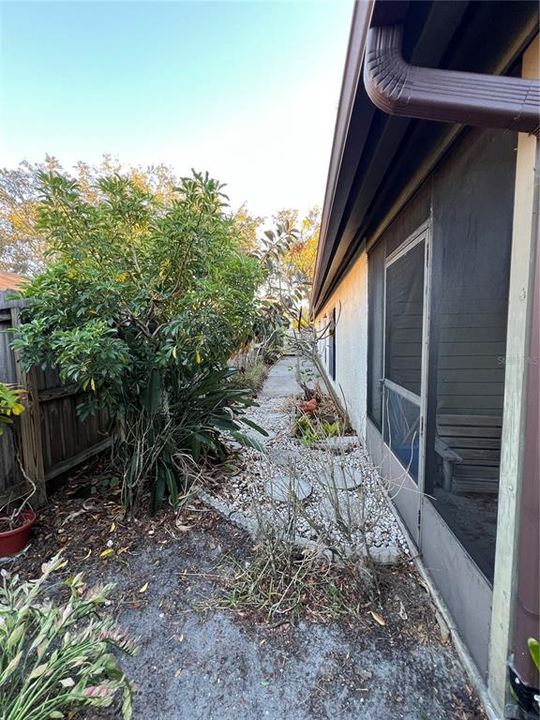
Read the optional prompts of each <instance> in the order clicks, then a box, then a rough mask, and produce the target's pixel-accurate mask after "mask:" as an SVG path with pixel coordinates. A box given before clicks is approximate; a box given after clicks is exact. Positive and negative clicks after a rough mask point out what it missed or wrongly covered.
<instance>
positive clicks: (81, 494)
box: [2, 468, 485, 720]
mask: <svg viewBox="0 0 540 720" xmlns="http://www.w3.org/2000/svg"><path fill="white" fill-rule="evenodd" d="M85 473H86V474H87V476H88V473H89V470H88V468H87V469H86V470H85V469H83V471H82V472H80V473H79V474H78V476H77V477H76V478H74V479H73V480H72V481H71V482H70V483H69V484H68V485H67V486H66V487H64V488H63V489H61V490H59V491H57V492H56V493H55V494H54V495H53V497H52V498H51V502H50V505H49V507H48V508H47V509H46V510H44V511H43V512H42V513H41V514H40V519H39V524H38V525H37V526H36V528H35V530H34V535H33V539H32V543H31V545H30V546H29V548H28V549H27V551H26V552H25V553H24V555H22V556H20V557H18V558H16V559H15V560H12V561H10V562H7V563H6V562H5V561H4V563H3V564H2V566H3V567H6V569H9V570H16V571H19V572H20V573H21V574H23V575H24V576H25V577H32V576H36V575H37V574H38V573H39V567H40V565H41V563H42V562H43V561H44V560H45V559H48V558H50V557H51V556H52V555H53V554H54V553H55V552H57V550H58V549H60V548H63V553H64V555H65V557H66V558H67V559H68V561H69V562H68V567H67V569H66V572H68V573H73V572H76V571H82V572H84V573H85V575H86V577H87V579H88V580H90V581H92V582H95V583H99V582H105V581H107V582H109V581H113V582H115V583H116V589H115V592H114V594H113V596H112V603H111V605H110V606H109V607H107V608H105V612H107V613H111V614H112V615H113V616H114V617H115V618H116V619H117V620H118V621H119V622H120V624H121V625H123V626H124V627H126V628H129V629H130V631H131V633H132V634H133V635H135V636H137V637H139V638H140V653H139V655H138V656H136V657H135V658H127V659H125V660H123V667H124V669H125V671H126V673H127V674H128V675H129V677H130V678H132V680H133V681H134V683H135V685H136V688H137V690H136V697H135V711H134V717H135V718H136V720H150V719H153V720H184V719H185V720H188V719H189V720H198V719H200V720H203V719H204V720H230V719H231V720H232V719H233V718H241V719H242V720H243V719H245V720H259V719H260V718H269V719H270V720H282V719H283V720H285V718H287V719H288V720H323V719H328V720H330V719H332V720H353V718H354V719H355V720H358V719H359V718H362V719H363V720H371V719H373V720H397V719H398V718H407V719H410V720H424V719H425V720H428V719H429V720H439V719H440V720H443V719H444V720H466V719H468V718H478V719H480V718H485V715H484V714H483V712H482V710H481V708H480V704H479V702H478V700H477V698H476V697H475V695H474V693H473V691H472V689H471V687H470V685H469V683H468V680H467V678H466V676H465V673H464V670H463V669H462V667H461V666H460V664H459V662H458V660H457V657H456V654H455V651H454V650H453V648H452V646H451V644H450V643H449V642H447V643H446V644H444V643H443V642H442V641H441V635H440V631H439V627H438V625H437V622H436V619H435V615H434V610H433V607H432V605H431V602H430V600H429V596H428V594H427V592H426V590H425V588H424V587H423V586H422V584H421V581H420V580H419V578H418V576H417V574H416V572H415V570H414V568H413V567H412V565H411V564H410V563H407V564H404V565H402V566H400V567H398V568H394V569H393V570H392V571H391V577H390V578H389V580H390V584H389V586H388V587H389V588H390V590H389V591H388V592H387V593H386V597H385V600H384V602H383V605H382V606H377V607H373V608H370V607H366V608H365V612H363V613H361V615H360V617H358V618H354V619H353V620H350V621H346V622H340V623H321V622H318V621H315V620H313V618H312V617H311V616H310V615H309V614H306V617H305V619H303V620H302V621H300V622H299V623H298V624H297V625H294V626H293V625H291V624H288V623H287V622H280V623H274V624H272V625H269V624H268V623H266V622H264V620H262V619H261V618H260V617H255V616H253V615H251V614H250V613H248V612H244V611H242V612H233V611H222V610H217V609H215V608H214V607H212V602H211V600H212V598H216V597H219V596H220V594H222V593H223V587H224V582H225V581H226V579H227V578H228V577H229V573H230V572H231V570H230V567H231V565H230V559H231V558H235V559H236V560H237V561H239V562H246V561H249V557H250V553H251V550H252V548H251V542H250V540H249V538H247V537H246V536H245V535H244V534H243V533H242V532H241V531H239V530H238V529H236V528H235V527H234V526H232V525H230V524H229V523H227V522H226V521H224V520H222V519H220V518H219V517H218V516H217V515H216V514H215V513H213V512H211V511H209V510H207V509H205V508H204V506H202V505H200V504H197V503H195V504H193V505H192V506H191V507H190V508H188V509H186V510H183V511H180V512H179V513H177V514H176V513H174V512H173V511H172V509H167V510H164V511H163V512H162V513H161V514H160V515H158V516H157V517H155V518H153V519H152V518H149V517H148V516H144V515H143V516H142V517H141V519H140V520H139V521H128V520H126V519H125V517H124V512H123V509H122V507H121V506H120V505H119V504H118V503H117V502H116V501H114V500H110V499H109V500H108V499H106V498H107V497H110V494H108V495H105V496H100V495H97V496H91V495H90V494H89V492H88V487H87V485H86V484H85V481H84V477H85ZM107 551H108V552H107ZM370 609H373V610H375V611H376V612H377V613H378V614H379V616H380V617H381V618H382V619H383V620H384V622H385V625H384V626H381V625H380V624H378V623H377V622H375V620H374V619H373V616H372V615H371V614H370V612H369V611H370ZM86 717H87V719H89V718H96V719H97V718H98V717H100V718H103V717H107V718H113V717H114V718H116V717H119V713H118V712H117V711H115V710H113V711H109V712H108V713H107V714H106V715H103V714H102V715H96V714H92V715H87V716H86Z"/></svg>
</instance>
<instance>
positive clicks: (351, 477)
mask: <svg viewBox="0 0 540 720" xmlns="http://www.w3.org/2000/svg"><path fill="white" fill-rule="evenodd" d="M321 480H322V481H323V482H325V483H327V485H328V486H329V488H330V489H331V490H333V489H334V488H336V489H337V490H354V489H355V488H357V487H359V486H360V485H361V484H362V482H363V481H364V476H363V474H362V471H361V470H357V469H356V468H348V467H347V466H346V465H345V466H343V465H342V464H341V463H340V462H335V461H334V465H333V470H331V469H330V468H325V469H324V475H323V477H322V478H321Z"/></svg>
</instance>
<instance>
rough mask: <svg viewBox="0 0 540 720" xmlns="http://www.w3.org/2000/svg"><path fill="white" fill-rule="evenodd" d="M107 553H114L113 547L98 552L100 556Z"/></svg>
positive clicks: (107, 554)
mask: <svg viewBox="0 0 540 720" xmlns="http://www.w3.org/2000/svg"><path fill="white" fill-rule="evenodd" d="M109 555H114V548H107V549H106V550H103V551H102V552H101V553H100V554H99V556H100V557H102V558H105V557H109Z"/></svg>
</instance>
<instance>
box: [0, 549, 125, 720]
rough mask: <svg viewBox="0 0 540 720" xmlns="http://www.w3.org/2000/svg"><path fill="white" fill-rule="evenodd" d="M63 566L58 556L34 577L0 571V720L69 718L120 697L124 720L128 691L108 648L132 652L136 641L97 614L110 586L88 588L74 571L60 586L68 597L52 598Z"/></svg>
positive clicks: (109, 704) (114, 658)
mask: <svg viewBox="0 0 540 720" xmlns="http://www.w3.org/2000/svg"><path fill="white" fill-rule="evenodd" d="M65 564H66V563H65V562H64V561H63V560H62V558H61V557H60V555H56V556H55V557H53V559H52V560H51V561H50V562H48V563H45V564H44V565H43V567H42V573H41V576H40V577H39V578H38V579H37V580H26V581H25V580H21V578H20V577H19V576H18V575H16V574H13V575H10V574H9V573H7V572H6V571H5V570H4V571H2V575H3V577H2V584H1V585H0V645H1V647H2V653H1V655H0V717H2V720H46V718H66V717H73V716H74V714H75V713H76V712H77V711H79V710H81V709H83V708H85V707H94V708H99V707H110V706H111V705H112V704H113V703H114V702H115V700H116V697H117V695H118V694H122V698H123V699H122V710H121V714H122V717H123V718H124V720H129V718H131V715H132V688H131V684H130V682H129V680H128V679H127V678H126V676H125V675H124V673H123V672H122V670H121V668H120V665H119V663H118V660H117V658H116V656H115V655H114V654H113V653H112V649H113V648H115V649H116V651H120V652H124V653H128V654H134V653H135V652H136V644H135V643H134V641H133V640H131V639H130V638H129V637H127V635H126V634H125V633H123V632H122V631H121V630H120V629H119V628H117V627H116V626H115V625H114V624H113V623H112V621H111V620H108V619H104V618H102V617H100V615H99V612H98V611H99V608H100V607H101V606H102V605H103V604H104V603H105V602H106V600H107V598H108V595H109V594H110V591H111V590H112V585H105V586H103V587H101V588H99V587H98V588H95V589H93V590H92V589H88V588H87V587H86V585H85V584H84V581H83V577H82V575H81V574H77V575H75V576H73V577H71V578H69V579H68V580H67V581H66V585H67V588H68V591H69V595H68V598H67V600H66V599H58V598H57V599H55V600H52V599H51V597H50V593H51V591H53V592H54V591H56V592H57V593H58V587H56V588H51V586H50V580H51V575H52V574H53V573H55V572H58V571H59V570H61V569H62V568H63V567H65Z"/></svg>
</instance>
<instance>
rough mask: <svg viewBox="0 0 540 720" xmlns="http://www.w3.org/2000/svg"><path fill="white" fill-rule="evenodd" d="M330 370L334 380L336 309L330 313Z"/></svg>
mask: <svg viewBox="0 0 540 720" xmlns="http://www.w3.org/2000/svg"><path fill="white" fill-rule="evenodd" d="M328 372H329V374H330V377H331V378H332V380H335V379H336V309H335V308H334V309H333V310H332V313H331V315H330V325H329V327H328Z"/></svg>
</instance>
